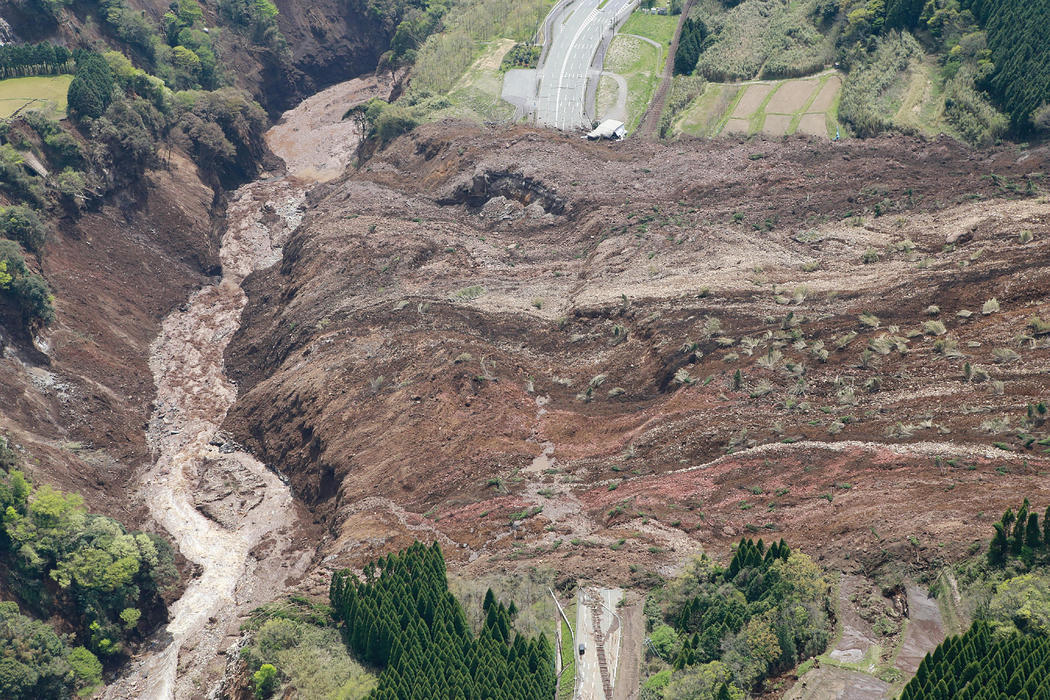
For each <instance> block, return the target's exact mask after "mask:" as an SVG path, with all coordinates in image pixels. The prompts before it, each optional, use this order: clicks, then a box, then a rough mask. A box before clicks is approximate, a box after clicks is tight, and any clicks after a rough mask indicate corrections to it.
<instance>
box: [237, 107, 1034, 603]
mask: <svg viewBox="0 0 1050 700" xmlns="http://www.w3.org/2000/svg"><path fill="white" fill-rule="evenodd" d="M1046 160H1047V153H1046V150H1045V149H1036V150H1032V151H1021V150H1018V149H1017V148H1016V147H1011V148H1003V149H999V150H991V151H982V152H974V151H970V150H968V149H965V148H963V147H961V146H959V145H958V144H956V143H954V142H952V141H950V140H947V139H944V140H939V141H934V142H926V141H921V140H917V139H908V138H901V137H893V138H882V139H872V140H867V141H851V142H842V143H834V144H829V143H826V142H815V141H808V140H804V139H802V138H789V139H786V140H780V141H750V142H742V141H733V140H718V141H681V142H675V143H669V144H653V143H642V142H636V143H631V142H629V141H628V142H624V143H620V144H615V145H606V144H592V143H586V142H583V141H580V140H578V139H572V138H568V137H559V136H553V135H551V134H549V133H544V132H540V131H536V130H532V129H528V128H517V127H515V128H503V129H488V128H484V127H479V126H471V125H463V124H458V123H447V122H446V123H439V124H432V125H427V126H424V127H421V128H419V129H417V130H416V131H415V132H414V133H413V134H411V135H409V136H407V137H403V138H401V139H399V140H398V141H396V142H395V143H394V144H392V145H391V146H390V147H389V148H388V149H387V150H385V151H383V152H381V153H379V154H378V155H377V156H376V157H374V158H373V159H371V160H370V161H368V162H367V163H365V164H364V165H363V166H362V167H361V168H360V169H359V170H349V171H347V173H346V174H345V175H344V176H343V177H341V178H339V179H337V180H334V181H332V182H330V183H328V184H327V185H324V186H321V187H319V188H316V189H314V190H313V191H312V192H311V193H310V195H309V196H308V200H307V214H306V217H305V219H304V221H303V224H302V226H300V228H299V229H298V230H297V231H296V232H295V233H294V235H293V236H292V238H291V239H290V240H289V242H288V244H287V246H286V247H285V249H284V257H283V260H282V261H281V263H280V264H278V265H276V266H274V267H273V268H271V269H269V270H265V271H261V272H258V273H255V274H253V275H251V276H250V277H249V278H248V279H247V280H246V282H245V285H244V288H245V290H246V291H247V293H248V295H249V303H248V307H247V308H246V311H245V315H244V317H243V319H242V325H241V328H240V330H239V331H238V332H237V334H236V336H235V337H234V338H233V341H232V342H231V344H230V346H229V349H228V350H227V367H228V369H229V371H230V373H231V375H232V377H233V379H234V380H235V381H236V382H237V384H238V385H239V387H240V394H239V397H238V400H237V402H236V403H235V404H234V406H233V407H232V409H231V411H230V414H229V417H228V419H227V421H226V423H225V425H224V428H225V429H227V430H229V431H230V432H231V433H232V434H233V435H234V436H235V437H236V438H237V440H238V441H240V442H243V443H244V444H245V445H246V446H248V447H249V449H251V450H252V451H253V452H255V453H256V454H257V455H258V456H260V458H261V459H263V460H264V461H265V462H267V463H268V464H271V465H274V466H276V467H277V468H279V469H280V470H281V472H282V473H283V474H285V475H286V476H287V477H288V478H289V480H290V483H291V484H292V487H293V490H294V491H295V493H296V494H297V495H298V496H299V497H301V498H303V499H304V500H305V501H306V502H307V503H308V504H309V505H310V506H311V507H312V508H313V509H315V511H316V512H317V513H318V515H319V517H321V518H322V519H323V521H324V523H325V524H326V525H327V527H328V533H329V534H328V536H327V537H326V539H325V541H324V542H323V543H322V546H321V550H320V552H321V554H322V555H323V556H325V557H327V562H328V566H339V565H345V564H355V563H360V562H363V561H364V560H366V559H368V558H370V557H373V556H375V555H377V554H379V553H382V552H384V551H389V550H391V549H394V548H396V547H398V546H400V545H402V544H404V543H407V542H409V541H411V540H412V539H413V538H416V537H426V538H430V537H437V538H438V539H439V540H440V541H442V543H443V546H444V547H445V549H446V552H447V556H448V557H449V559H450V560H451V561H452V562H455V565H457V566H462V567H466V570H468V571H470V570H477V571H481V570H488V569H491V568H493V567H496V568H515V567H518V566H522V565H526V564H528V563H530V562H531V563H536V562H538V561H543V562H553V563H555V565H556V566H557V568H558V569H559V570H560V571H562V572H564V573H565V574H566V575H581V576H585V577H590V578H594V579H597V580H609V581H610V582H618V583H625V582H628V581H632V580H633V581H644V577H645V575H646V572H647V571H658V572H661V573H668V572H669V571H671V570H672V569H673V568H674V567H675V566H676V565H677V564H678V563H679V562H681V561H682V559H683V557H684V556H685V555H687V554H689V553H691V552H695V551H698V550H699V549H700V548H702V547H713V548H715V549H716V551H717V550H718V549H719V548H723V547H724V545H725V544H727V543H728V542H729V541H731V540H734V539H736V538H739V537H740V536H741V535H746V534H754V535H757V536H763V537H766V538H767V539H768V538H770V537H777V538H779V537H782V536H783V537H786V538H788V540H789V541H792V540H794V541H800V542H804V543H805V546H806V549H807V550H808V551H812V552H813V553H815V554H816V555H817V556H818V557H822V558H827V559H829V560H830V561H831V562H833V563H835V564H836V565H839V566H842V567H843V568H845V569H846V570H851V569H863V568H865V567H874V566H878V565H879V564H880V563H883V562H885V561H888V560H889V559H891V558H892V559H903V560H905V561H909V562H914V563H916V564H917V565H918V566H920V567H921V566H925V565H927V564H929V563H934V562H937V561H941V560H944V559H946V558H949V557H952V556H956V555H959V554H961V553H963V551H964V549H965V547H966V546H967V543H969V542H970V541H972V540H975V539H978V538H985V537H986V536H987V534H988V531H990V527H991V521H992V520H993V519H994V517H995V514H997V513H1000V512H1002V510H1003V509H1004V508H1005V507H1007V506H1008V505H1016V504H1017V503H1019V502H1020V501H1021V499H1022V498H1023V497H1024V496H1026V495H1027V496H1029V497H1030V498H1032V499H1033V500H1034V501H1036V502H1039V501H1042V500H1046V498H1047V497H1048V496H1050V493H1047V492H1048V491H1050V489H1048V488H1047V487H1046V485H1045V480H1041V479H1038V478H1037V477H1038V475H1040V474H1041V473H1043V472H1045V470H1046V469H1047V467H1048V466H1050V460H1048V458H1047V455H1046V451H1047V449H1048V448H1047V446H1046V444H1047V443H1046V440H1045V439H1046V438H1047V436H1048V432H1047V428H1046V426H1045V425H1044V424H1043V423H1042V417H1041V415H1040V414H1038V409H1037V408H1036V407H1037V405H1038V404H1039V402H1041V401H1045V400H1047V398H1050V397H1048V396H1047V386H1048V382H1047V372H1048V370H1050V336H1048V335H1047V329H1046V327H1045V326H1042V325H1040V324H1039V322H1038V321H1036V320H1034V319H1036V318H1039V317H1041V318H1042V319H1044V320H1050V303H1048V302H1047V291H1048V284H1050V272H1048V270H1047V268H1046V267H1045V264H1044V262H1045V260H1046V259H1047V255H1048V248H1050V227H1048V222H1050V202H1048V200H1047V197H1046V195H1045V194H1044V191H1045V190H1046V188H1047V183H1046V181H1045V180H1044V179H1043V175H1042V173H1043V172H1045V171H1046V166H1047V162H1046ZM1029 406H1032V408H1031V409H1030V408H1029ZM1031 411H1036V413H1032V414H1031V415H1030V412H1031ZM847 560H849V561H847Z"/></svg>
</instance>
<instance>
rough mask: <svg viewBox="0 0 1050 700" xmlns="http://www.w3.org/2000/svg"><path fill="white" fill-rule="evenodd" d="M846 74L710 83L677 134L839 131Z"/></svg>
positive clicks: (818, 133)
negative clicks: (843, 80)
mask: <svg viewBox="0 0 1050 700" xmlns="http://www.w3.org/2000/svg"><path fill="white" fill-rule="evenodd" d="M841 87H842V78H841V76H840V75H839V74H838V73H837V72H835V71H827V72H825V73H821V74H820V75H817V76H813V77H809V78H796V79H791V80H770V81H761V82H757V81H756V82H748V83H711V84H709V85H708V86H707V89H706V90H705V91H704V93H703V94H702V95H700V97H698V98H697V99H696V100H694V101H693V103H692V104H691V105H690V106H689V107H688V108H687V109H686V110H685V111H683V113H682V115H681V117H679V119H678V120H677V122H676V123H675V128H674V131H675V133H681V134H688V135H690V136H719V135H722V134H726V135H730V134H734V135H741V136H750V135H753V134H757V133H762V134H764V135H766V136H784V135H787V134H795V133H801V134H808V135H811V136H821V137H826V138H830V139H834V138H836V137H837V136H838V135H839V129H838V120H837V117H836V115H837V110H838V97H839V91H840V89H841Z"/></svg>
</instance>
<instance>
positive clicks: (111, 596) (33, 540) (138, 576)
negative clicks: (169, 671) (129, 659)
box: [0, 469, 177, 663]
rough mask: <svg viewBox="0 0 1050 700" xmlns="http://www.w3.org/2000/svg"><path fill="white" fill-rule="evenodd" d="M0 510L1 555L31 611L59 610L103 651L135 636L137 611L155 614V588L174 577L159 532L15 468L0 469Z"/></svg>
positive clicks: (116, 649)
mask: <svg viewBox="0 0 1050 700" xmlns="http://www.w3.org/2000/svg"><path fill="white" fill-rule="evenodd" d="M0 510H2V511H3V512H4V523H3V531H2V533H0V563H2V565H3V567H4V569H5V570H6V571H7V572H8V574H7V583H8V585H9V586H10V590H11V591H12V592H13V593H14V594H15V595H17V596H18V598H19V599H20V601H21V602H22V603H23V605H24V606H25V607H26V608H28V609H29V610H30V611H32V612H33V613H35V614H38V615H40V616H42V617H51V616H53V615H61V616H63V617H65V618H66V619H67V620H68V621H69V622H70V624H71V625H72V627H73V628H74V629H75V630H76V637H77V640H78V641H79V642H81V643H82V644H83V645H84V646H86V647H88V649H90V650H91V651H92V652H93V653H95V654H98V655H100V656H102V657H109V656H114V655H118V654H121V653H122V652H123V650H124V645H125V643H126V642H127V641H128V640H130V639H132V638H138V637H140V630H139V621H140V618H141V616H142V613H143V612H145V613H146V614H147V615H148V616H149V618H150V619H151V620H156V619H157V617H158V616H157V611H158V610H160V609H162V608H163V602H162V601H161V598H160V591H161V590H162V589H163V588H165V587H167V586H169V585H171V584H172V583H173V582H174V581H175V579H176V578H177V572H176V571H175V568H174V564H173V561H174V558H173V553H172V550H171V547H170V545H168V544H167V543H166V542H165V541H164V540H161V539H160V538H158V537H155V536H152V535H147V534H145V533H141V532H138V533H135V532H132V533H129V532H127V531H126V530H124V528H123V526H122V525H121V524H120V523H118V522H117V521H115V520H113V519H112V518H108V517H105V516H101V515H92V514H90V513H88V512H87V510H86V509H85V508H84V506H83V501H82V499H81V498H80V496H79V495H76V494H66V493H62V492H61V491H56V490H55V489H53V488H51V487H50V486H48V485H44V486H41V487H38V488H34V487H33V486H32V484H31V483H30V482H29V480H28V479H26V477H25V475H24V474H23V473H22V472H20V471H18V470H17V469H12V470H11V471H10V472H3V473H2V474H0ZM81 656H83V655H81ZM85 658H86V657H85ZM80 661H84V659H80ZM84 663H86V661H84Z"/></svg>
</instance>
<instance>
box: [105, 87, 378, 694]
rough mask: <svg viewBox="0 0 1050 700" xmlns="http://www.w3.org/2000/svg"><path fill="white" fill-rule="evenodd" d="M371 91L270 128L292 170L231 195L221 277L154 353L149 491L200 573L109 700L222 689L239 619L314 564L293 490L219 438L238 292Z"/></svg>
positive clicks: (279, 237)
mask: <svg viewBox="0 0 1050 700" xmlns="http://www.w3.org/2000/svg"><path fill="white" fill-rule="evenodd" d="M370 85H371V83H370V82H369V81H363V80H354V81H350V82H348V83H343V84H340V85H336V86H334V87H332V88H329V89H328V90H325V91H323V92H321V93H318V94H317V95H314V96H313V97H310V98H308V99H307V100H305V101H304V102H303V103H302V104H300V105H299V106H298V107H296V108H295V109H293V110H290V111H289V112H287V113H285V115H284V116H283V117H282V119H281V120H280V122H279V123H278V124H277V125H276V126H275V127H273V128H272V129H271V130H270V131H269V132H268V133H267V135H266V139H267V143H268V144H269V145H270V147H271V149H272V150H273V151H274V153H276V154H277V155H278V156H279V157H281V158H282V159H283V160H284V161H285V163H286V173H285V174H284V175H283V176H280V177H272V176H270V177H263V178H260V179H259V180H256V181H254V182H251V183H249V184H247V185H245V186H243V187H241V188H240V189H238V190H237V191H236V192H234V193H232V194H231V196H230V198H229V204H228V207H227V211H226V230H225V232H224V234H223V237H222V243H221V250H220V258H221V263H222V276H221V278H220V279H219V280H217V281H216V282H215V283H214V284H211V285H208V286H206V287H204V288H202V289H200V290H198V291H197V292H196V293H194V294H193V295H192V296H191V297H190V299H189V300H187V302H186V304H184V305H183V306H182V307H181V308H179V309H177V310H176V311H174V312H173V313H171V314H170V315H169V316H167V318H165V320H164V322H163V325H162V329H161V333H160V335H159V336H158V337H157V339H156V340H155V341H154V342H153V344H152V346H151V348H150V369H151V370H152V373H153V378H154V383H155V385H156V389H157V396H156V400H155V404H154V411H153V415H152V417H151V419H150V421H149V426H148V433H147V438H148V441H149V444H150V447H151V450H152V453H153V462H152V465H151V466H150V467H149V468H148V469H147V470H146V471H145V472H144V473H143V474H142V475H141V478H140V480H139V482H138V488H139V495H140V497H141V498H142V500H143V501H144V502H145V503H146V505H147V506H148V508H149V512H150V514H151V516H152V517H153V519H154V520H155V521H156V522H157V524H158V525H159V526H160V527H162V528H163V529H164V530H166V531H167V533H168V534H169V535H170V536H171V538H172V539H173V540H174V542H175V545H176V546H177V547H178V548H179V550H180V551H181V552H182V554H183V555H184V556H185V557H186V558H187V559H189V560H190V561H191V562H193V563H194V564H195V565H196V568H197V571H198V575H197V576H196V577H195V578H193V580H191V581H190V582H189V583H188V585H187V587H186V589H185V592H184V593H183V595H182V597H181V598H179V600H177V601H176V602H175V603H174V604H173V605H172V606H171V609H170V611H169V618H170V621H169V623H168V624H167V626H166V627H165V628H164V629H162V630H160V631H159V632H158V633H157V634H156V635H155V637H154V639H152V640H151V641H150V643H149V644H147V645H146V648H145V649H144V650H143V651H142V653H140V654H139V655H137V656H136V658H134V659H132V660H131V661H130V662H129V664H128V667H127V668H126V670H125V673H124V675H123V676H121V677H120V678H119V679H118V680H117V681H115V682H114V683H113V684H112V685H110V686H109V687H108V688H107V691H106V697H108V698H158V699H167V698H173V697H174V698H184V697H191V696H192V697H199V696H202V695H204V696H208V695H213V694H215V692H216V691H217V689H218V688H217V684H218V681H219V679H221V677H222V674H223V670H224V669H225V667H226V653H227V652H229V651H230V650H231V649H234V648H235V646H234V643H235V641H236V631H237V628H238V624H239V621H240V619H241V617H242V616H243V615H244V614H246V613H247V612H249V611H250V610H251V609H252V608H255V607H257V606H258V605H260V604H262V603H265V602H267V601H268V600H271V599H273V598H274V597H276V596H278V595H281V594H282V593H283V592H284V591H285V590H286V588H287V586H288V584H289V582H291V581H294V580H296V579H297V578H299V577H301V576H302V575H303V574H304V573H305V572H306V571H307V569H308V568H309V566H310V563H311V561H312V560H313V555H314V550H313V547H312V545H311V544H310V542H309V539H308V538H303V537H301V536H299V537H297V530H298V526H299V517H300V515H299V511H300V508H299V507H298V506H297V504H296V502H295V500H294V498H293V495H292V493H291V491H290V490H289V488H288V486H287V485H286V484H285V483H284V482H283V481H282V480H281V479H280V478H279V476H278V475H277V474H276V473H275V472H274V471H272V470H271V469H270V468H268V467H267V465H264V464H262V463H261V462H259V461H258V460H256V459H255V458H254V457H252V456H251V455H250V454H248V453H246V452H245V451H243V450H242V449H240V448H239V447H238V446H237V445H235V444H232V443H230V442H227V441H226V440H224V439H223V437H222V436H221V435H220V432H219V426H221V425H222V422H223V420H224V419H225V417H226V413H227V411H228V410H229V409H230V406H232V405H233V402H234V400H235V399H236V397H237V387H236V386H234V385H233V383H232V382H230V380H229V379H228V378H227V377H226V372H225V366H224V360H223V353H224V352H225V349H226V346H227V344H228V343H229V341H230V339H231V337H232V336H233V334H234V333H235V332H236V330H237V328H238V325H239V323H240V317H241V312H242V310H243V309H244V306H245V304H246V302H247V298H246V297H245V294H244V292H243V291H242V290H241V283H242V282H243V281H244V279H245V277H247V276H248V275H249V274H251V273H252V272H254V271H256V270H261V269H265V268H267V267H269V266H271V265H273V264H275V263H276V262H278V261H279V260H280V257H281V246H282V245H283V243H284V242H285V241H286V240H287V238H288V236H290V235H291V233H292V232H293V231H294V230H295V229H296V227H297V226H298V225H299V223H300V221H301V220H302V218H303V214H304V210H303V203H304V200H305V197H306V192H307V190H308V189H309V188H310V187H311V186H314V185H316V184H317V183H318V182H320V181H323V180H327V179H331V178H332V177H334V176H335V175H338V174H339V173H340V172H342V170H343V168H345V167H346V166H347V165H348V164H349V162H350V160H351V159H352V157H353V153H354V150H355V147H356V143H357V139H358V132H357V128H356V126H355V125H354V124H353V123H352V122H344V121H342V120H341V118H342V116H343V114H345V112H346V109H347V107H348V106H350V102H351V101H352V100H354V99H355V98H358V99H359V98H360V97H361V96H362V94H367V93H368V92H370V91H371V88H370Z"/></svg>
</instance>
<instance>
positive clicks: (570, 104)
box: [536, 0, 635, 131]
mask: <svg viewBox="0 0 1050 700" xmlns="http://www.w3.org/2000/svg"><path fill="white" fill-rule="evenodd" d="M634 1H635V0H575V2H572V3H570V4H569V5H566V6H563V7H561V8H560V9H556V10H555V12H557V13H558V14H557V15H556V16H555V17H553V19H552V21H551V23H550V24H551V39H550V42H551V43H550V49H549V50H548V51H547V56H546V60H545V61H544V63H543V65H542V66H541V67H540V68H539V90H538V92H537V97H536V123H537V124H541V125H543V126H550V127H554V128H555V129H563V130H566V131H568V130H572V129H580V128H584V127H587V128H589V127H590V125H589V124H588V123H587V118H586V116H585V113H584V106H585V104H584V103H585V100H586V93H587V79H588V77H589V75H590V67H591V61H592V60H593V59H594V54H595V52H596V51H597V50H598V47H599V45H600V44H601V43H602V38H603V37H605V36H606V35H607V34H611V33H612V31H613V29H614V27H615V26H616V25H617V24H618V23H619V22H620V20H622V19H624V18H625V17H626V16H627V14H628V13H629V12H630V11H631V7H632V6H633V4H634Z"/></svg>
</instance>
